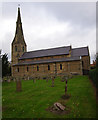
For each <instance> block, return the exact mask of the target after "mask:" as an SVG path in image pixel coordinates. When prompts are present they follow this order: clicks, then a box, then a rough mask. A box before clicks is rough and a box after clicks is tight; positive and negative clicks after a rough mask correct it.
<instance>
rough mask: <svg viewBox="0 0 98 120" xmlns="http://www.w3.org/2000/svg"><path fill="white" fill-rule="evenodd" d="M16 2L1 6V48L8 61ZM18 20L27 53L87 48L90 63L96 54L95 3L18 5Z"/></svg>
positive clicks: (14, 24) (16, 11)
mask: <svg viewBox="0 0 98 120" xmlns="http://www.w3.org/2000/svg"><path fill="white" fill-rule="evenodd" d="M18 4H19V3H18V2H4V3H2V5H1V6H0V7H1V9H2V12H1V16H2V19H1V22H0V28H1V29H0V33H2V34H0V48H1V49H2V53H7V54H8V57H9V60H11V43H12V41H13V38H14V36H15V30H16V20H17V13H18ZM20 11H21V19H22V27H23V33H24V38H25V41H26V44H27V51H33V50H40V49H48V48H54V47H62V46H69V45H71V46H72V48H77V47H86V46H88V47H89V52H90V56H91V62H92V61H93V60H94V59H95V54H96V2H47V3H45V2H37V3H36V2H21V3H20Z"/></svg>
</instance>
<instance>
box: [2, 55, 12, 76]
mask: <svg viewBox="0 0 98 120" xmlns="http://www.w3.org/2000/svg"><path fill="white" fill-rule="evenodd" d="M10 74H11V67H10V63H9V61H8V55H7V54H6V53H5V54H4V55H2V77H4V76H7V75H10Z"/></svg>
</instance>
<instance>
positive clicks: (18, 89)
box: [16, 78, 22, 92]
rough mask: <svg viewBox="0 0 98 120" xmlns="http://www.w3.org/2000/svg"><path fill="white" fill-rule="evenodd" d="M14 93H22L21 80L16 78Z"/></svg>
mask: <svg viewBox="0 0 98 120" xmlns="http://www.w3.org/2000/svg"><path fill="white" fill-rule="evenodd" d="M16 91H17V92H20V91H22V85H21V80H20V78H17V79H16Z"/></svg>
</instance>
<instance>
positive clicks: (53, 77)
mask: <svg viewBox="0 0 98 120" xmlns="http://www.w3.org/2000/svg"><path fill="white" fill-rule="evenodd" d="M54 79H55V76H52V86H51V87H54Z"/></svg>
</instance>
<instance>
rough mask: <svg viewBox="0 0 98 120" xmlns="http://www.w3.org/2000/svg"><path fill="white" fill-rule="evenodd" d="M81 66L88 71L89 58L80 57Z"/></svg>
mask: <svg viewBox="0 0 98 120" xmlns="http://www.w3.org/2000/svg"><path fill="white" fill-rule="evenodd" d="M82 66H83V69H84V70H90V56H83V57H82Z"/></svg>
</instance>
